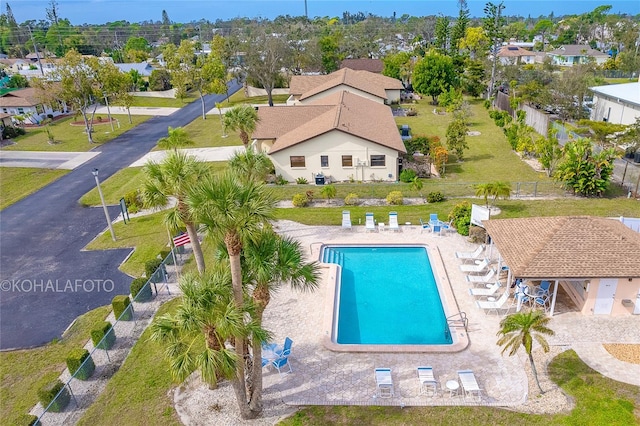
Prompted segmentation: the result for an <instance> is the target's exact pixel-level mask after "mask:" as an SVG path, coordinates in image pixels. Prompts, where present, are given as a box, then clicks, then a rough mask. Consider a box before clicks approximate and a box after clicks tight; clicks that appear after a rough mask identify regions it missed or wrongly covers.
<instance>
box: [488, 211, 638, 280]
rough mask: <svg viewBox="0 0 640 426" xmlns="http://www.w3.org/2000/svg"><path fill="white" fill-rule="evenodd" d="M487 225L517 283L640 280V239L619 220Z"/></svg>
mask: <svg viewBox="0 0 640 426" xmlns="http://www.w3.org/2000/svg"><path fill="white" fill-rule="evenodd" d="M483 224H484V225H485V228H486V229H487V232H488V234H489V235H490V236H491V239H492V241H493V243H495V245H496V247H497V248H498V250H499V251H500V254H501V256H502V258H503V259H504V261H505V263H506V264H507V265H509V268H510V269H511V270H512V271H513V274H514V277H518V278H530V279H544V278H606V277H610V278H619V277H628V278H632V277H640V233H638V232H635V231H633V230H631V229H629V228H627V227H626V226H625V225H624V224H623V223H621V222H620V221H618V220H615V219H607V218H602V217H591V216H560V217H533V218H520V219H490V220H487V221H484V222H483Z"/></svg>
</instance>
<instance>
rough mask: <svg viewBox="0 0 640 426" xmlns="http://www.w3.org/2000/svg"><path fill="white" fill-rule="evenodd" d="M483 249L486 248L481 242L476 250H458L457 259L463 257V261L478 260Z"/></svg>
mask: <svg viewBox="0 0 640 426" xmlns="http://www.w3.org/2000/svg"><path fill="white" fill-rule="evenodd" d="M483 250H484V244H481V245H480V246H478V248H477V249H475V251H473V252H464V251H457V252H456V259H462V260H463V261H466V260H476V259H478V258H479V257H480V254H481V253H482V251H483Z"/></svg>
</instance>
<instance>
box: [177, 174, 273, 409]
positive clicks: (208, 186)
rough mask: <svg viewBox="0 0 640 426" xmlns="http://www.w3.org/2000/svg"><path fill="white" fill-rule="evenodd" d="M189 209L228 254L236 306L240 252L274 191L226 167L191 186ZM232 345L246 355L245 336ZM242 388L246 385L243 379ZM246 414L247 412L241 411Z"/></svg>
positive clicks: (268, 213)
mask: <svg viewBox="0 0 640 426" xmlns="http://www.w3.org/2000/svg"><path fill="white" fill-rule="evenodd" d="M187 203H188V205H189V209H190V211H191V212H192V213H193V214H194V215H195V217H196V218H198V221H199V222H200V223H202V224H203V225H204V226H205V229H206V230H207V233H208V234H209V235H211V236H212V237H213V239H214V241H223V242H224V245H225V248H226V250H227V253H228V254H229V265H230V268H231V281H232V286H233V298H234V301H235V303H236V307H241V306H242V305H243V303H244V288H243V280H242V265H241V262H240V255H241V253H242V247H243V244H244V242H245V241H247V240H249V239H250V238H251V237H252V236H253V235H256V233H257V232H259V231H260V230H261V229H262V228H264V227H268V226H269V223H268V220H269V219H271V218H272V215H273V210H274V207H275V199H274V198H273V195H272V194H271V193H270V192H268V191H267V189H266V186H264V184H261V183H258V182H256V181H255V180H248V181H243V180H241V179H239V178H238V177H237V176H235V175H234V174H233V173H232V172H230V171H228V172H226V173H224V174H223V175H222V176H219V177H213V176H207V177H205V178H204V179H202V180H201V181H200V182H199V183H198V185H196V186H195V187H194V188H193V191H192V192H191V193H190V195H189V198H188V200H187ZM235 349H236V352H237V353H239V354H245V356H246V357H248V351H247V349H246V340H245V339H244V338H236V339H235ZM236 374H237V376H238V377H245V366H244V363H237V372H236ZM242 386H243V388H245V391H244V392H245V393H246V387H245V385H244V383H243V384H242ZM244 415H247V413H244V414H243V416H244Z"/></svg>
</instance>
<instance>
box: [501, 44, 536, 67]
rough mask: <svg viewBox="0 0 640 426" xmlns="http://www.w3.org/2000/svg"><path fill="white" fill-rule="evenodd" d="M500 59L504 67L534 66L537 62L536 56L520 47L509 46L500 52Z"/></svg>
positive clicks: (502, 48) (503, 47)
mask: <svg viewBox="0 0 640 426" xmlns="http://www.w3.org/2000/svg"><path fill="white" fill-rule="evenodd" d="M498 59H499V60H500V63H501V64H502V65H521V64H533V63H535V61H536V54H535V53H533V52H531V51H529V50H527V49H523V48H522V47H520V46H515V45H513V44H507V45H506V46H502V47H501V48H500V51H498Z"/></svg>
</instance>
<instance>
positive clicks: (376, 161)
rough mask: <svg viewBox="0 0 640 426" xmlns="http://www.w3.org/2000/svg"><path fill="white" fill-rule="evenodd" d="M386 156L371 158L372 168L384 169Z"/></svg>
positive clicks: (373, 156)
mask: <svg viewBox="0 0 640 426" xmlns="http://www.w3.org/2000/svg"><path fill="white" fill-rule="evenodd" d="M384 160H385V156H384V155H372V156H371V167H384V166H385V161H384Z"/></svg>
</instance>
